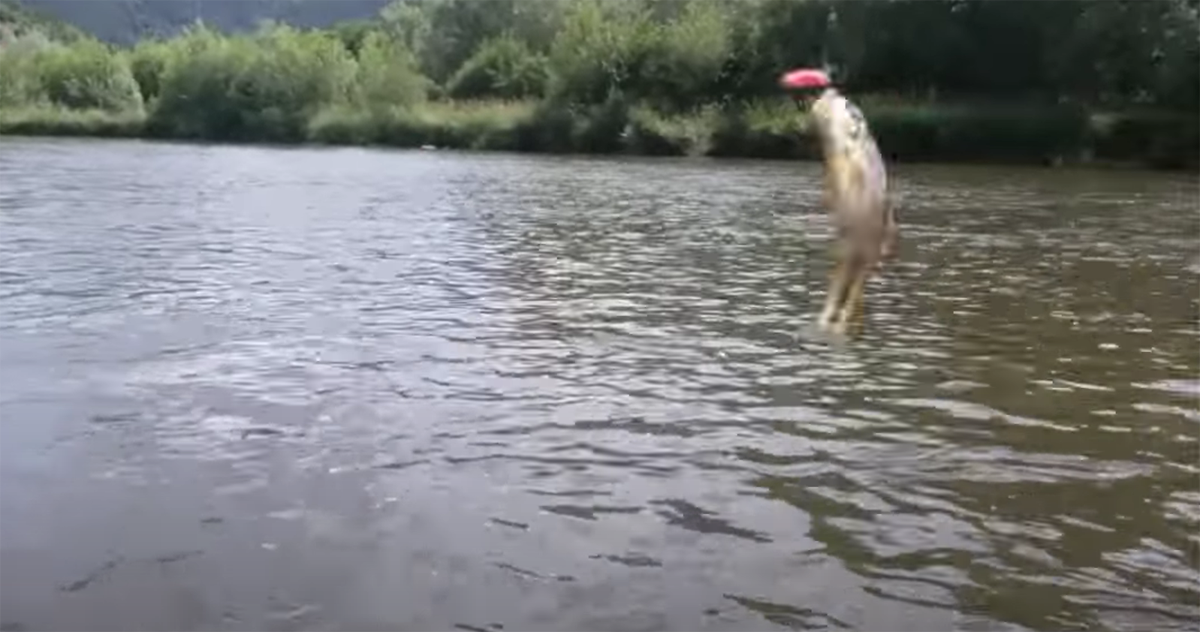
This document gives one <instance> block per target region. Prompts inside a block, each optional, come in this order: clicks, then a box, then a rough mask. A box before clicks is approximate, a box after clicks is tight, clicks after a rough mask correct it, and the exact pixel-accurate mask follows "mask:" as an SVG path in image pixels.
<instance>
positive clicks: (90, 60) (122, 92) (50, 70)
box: [0, 33, 142, 112]
mask: <svg viewBox="0 0 1200 632" xmlns="http://www.w3.org/2000/svg"><path fill="white" fill-rule="evenodd" d="M32 105H43V106H56V107H64V108H77V109H98V110H104V111H108V112H120V111H125V110H135V111H140V110H141V109H142V97H141V92H140V91H139V90H138V88H137V82H136V81H134V79H133V74H132V73H131V72H130V70H129V64H128V63H127V61H126V60H125V58H124V56H122V55H120V54H118V53H116V52H114V51H113V50H111V49H110V48H109V47H108V46H106V45H104V44H101V43H100V42H97V41H95V40H78V41H75V42H73V43H70V44H62V43H55V42H51V41H49V40H47V39H45V38H44V37H42V36H40V35H38V34H36V33H35V34H31V35H27V36H24V37H21V38H17V39H15V40H14V41H13V42H11V43H10V44H9V45H8V46H5V47H4V48H3V49H0V106H4V107H21V106H32Z"/></svg>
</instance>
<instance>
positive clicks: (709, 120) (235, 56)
mask: <svg viewBox="0 0 1200 632" xmlns="http://www.w3.org/2000/svg"><path fill="white" fill-rule="evenodd" d="M4 2H5V4H0V7H4V11H5V13H0V22H8V23H9V24H8V26H7V27H3V26H0V46H2V49H0V131H4V132H8V133H62V134H100V135H104V134H112V135H150V136H160V137H170V138H193V139H210V140H224V141H275V142H300V141H312V142H327V143H379V144H390V145H397V146H417V145H422V144H434V145H438V146H448V147H469V148H491V149H513V150H523V151H560V152H565V151H581V152H618V151H631V152H639V153H661V154H707V155H742V156H763V157H796V156H811V155H813V149H814V148H813V147H812V142H811V140H810V139H807V138H806V137H805V136H804V135H802V134H798V133H797V132H799V131H801V130H802V129H803V126H804V120H803V117H801V116H798V115H797V114H796V112H795V110H794V109H791V105H790V104H789V103H788V102H787V101H786V99H784V97H783V96H782V95H781V94H780V92H779V90H778V88H777V87H776V83H775V80H776V78H777V77H778V75H779V73H780V72H781V71H783V70H786V69H788V68H792V67H795V66H800V65H808V66H814V65H815V66H825V67H828V68H830V69H831V70H832V72H833V74H834V76H835V78H836V79H837V80H838V81H839V83H841V84H842V85H843V86H845V89H846V90H847V91H848V92H850V93H851V94H852V95H853V97H854V98H855V100H856V101H857V102H859V103H860V105H862V106H863V109H864V111H865V112H866V114H867V116H868V117H869V119H870V121H871V124H872V127H873V128H874V129H875V132H876V135H877V137H878V138H879V141H880V144H881V146H882V147H883V149H884V151H885V153H887V154H889V156H890V157H891V158H892V159H893V160H924V159H933V160H986V161H1021V162H1047V161H1058V160H1067V161H1071V160H1077V159H1082V160H1087V159H1092V158H1094V159H1101V160H1119V161H1138V162H1144V163H1149V164H1153V165H1158V166H1168V167H1179V166H1193V165H1195V164H1196V163H1197V154H1198V153H1200V133H1198V130H1197V128H1198V123H1197V110H1198V109H1200V80H1198V77H1197V68H1198V67H1200V19H1198V13H1197V2H1196V0H1111V1H1107V2H1095V1H1089V0H1062V1H1056V2H1043V1H1040V0H1007V1H1004V2H988V1H982V0H909V1H878V2H850V1H846V0H739V1H738V2H729V1H727V0H398V1H396V2H393V3H391V4H389V5H386V6H385V7H384V8H383V9H382V10H381V11H380V12H379V14H378V15H377V16H375V17H372V18H370V19H363V20H356V21H343V22H339V23H337V24H334V25H332V26H330V27H329V28H325V29H298V28H295V27H291V26H285V25H279V24H270V23H266V24H262V25H261V26H260V28H258V29H257V30H256V31H254V32H250V33H243V34H236V35H231V34H222V33H219V32H217V31H215V30H211V29H209V28H207V27H205V26H204V25H201V24H197V25H194V26H192V27H190V28H188V29H187V30H186V31H184V32H182V33H181V34H179V35H178V36H175V37H171V38H167V39H145V40H142V41H139V42H138V43H137V44H136V45H134V46H132V47H114V46H112V45H109V44H105V43H101V42H100V41H98V40H95V39H92V38H90V37H80V36H77V35H69V36H68V35H64V34H63V33H66V31H64V30H63V29H62V28H59V29H58V30H59V31H62V32H56V31H55V30H53V29H54V28H55V27H53V26H47V22H46V21H45V20H43V21H42V22H41V23H37V24H35V23H33V22H32V21H31V20H32V18H30V17H29V14H28V13H27V12H23V13H21V14H20V15H17V13H18V12H17V11H15V10H14V7H13V6H12V4H11V0H4ZM226 4H231V3H226Z"/></svg>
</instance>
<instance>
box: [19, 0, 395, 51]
mask: <svg viewBox="0 0 1200 632" xmlns="http://www.w3.org/2000/svg"><path fill="white" fill-rule="evenodd" d="M388 2H389V0H21V2H20V3H19V4H22V5H24V6H25V7H27V8H28V9H33V10H35V11H36V12H40V13H43V14H45V15H48V16H53V17H56V18H59V19H61V20H62V21H64V22H66V23H68V24H71V25H74V26H76V27H79V28H80V29H82V30H83V31H85V32H87V33H90V34H92V35H94V36H95V37H97V38H99V39H102V40H105V41H108V42H113V43H117V44H132V43H134V42H136V41H138V40H139V39H143V38H146V37H154V36H171V35H175V34H177V33H179V32H180V31H181V30H183V29H184V28H185V27H187V26H188V25H189V24H192V23H194V22H195V21H196V19H202V20H203V21H204V23H205V24H207V25H208V26H210V27H212V28H214V29H217V30H220V31H223V32H227V33H234V32H243V31H249V30H253V29H254V28H255V27H257V26H258V24H259V22H261V21H263V20H273V21H276V22H281V23H284V24H290V25H293V26H299V27H325V26H329V25H330V24H333V23H335V22H340V21H343V20H355V19H370V18H373V17H375V16H377V15H378V14H379V10H380V9H382V8H383V7H385V6H387V4H388ZM5 4H13V2H12V0H5Z"/></svg>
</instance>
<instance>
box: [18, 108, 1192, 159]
mask: <svg viewBox="0 0 1200 632" xmlns="http://www.w3.org/2000/svg"><path fill="white" fill-rule="evenodd" d="M459 105H461V104H451V105H450V107H456V106H459ZM485 108H486V106H485ZM418 118H419V117H418ZM587 118H588V117H587V116H585V115H576V116H574V117H573V119H574V120H572V121H571V122H572V123H573V124H575V125H577V126H578V125H580V124H582V125H586V124H587V123H588V121H587V120H586V119H587ZM730 120H731V117H729V116H724V117H723V120H721V121H719V122H718V123H717V126H718V127H719V126H720V125H728V124H729V123H730ZM471 123H474V125H473V126H472V125H471ZM491 123H492V124H490V125H484V126H482V129H480V127H481V126H479V125H478V121H468V122H466V123H465V125H466V126H471V127H473V128H474V129H471V130H470V132H469V133H462V130H459V129H455V128H456V126H463V125H464V123H463V122H462V121H453V120H443V121H431V122H425V123H423V124H418V125H416V129H413V130H406V131H407V132H408V133H404V134H399V135H397V136H392V137H390V138H383V139H381V138H380V137H379V133H378V131H377V130H373V131H376V133H375V134H372V133H371V132H366V133H365V134H364V133H363V132H362V131H361V130H358V131H357V132H358V133H357V134H356V133H354V132H355V131H354V130H352V131H351V133H345V130H340V129H337V128H336V126H333V127H334V129H333V132H332V133H325V134H322V133H321V130H315V131H316V133H315V134H314V133H312V132H313V131H314V130H310V133H309V134H307V135H306V137H304V138H285V139H279V138H276V139H271V138H242V139H238V138H203V137H191V138H189V137H180V136H173V135H170V134H158V133H154V132H153V131H152V130H151V129H150V117H149V116H147V115H145V114H140V113H131V112H124V113H108V112H98V111H81V110H60V109H52V108H43V109H26V110H14V109H0V139H4V138H30V139H33V138H81V139H82V138H91V139H112V140H118V139H121V140H141V141H148V142H174V143H186V144H207V145H215V146H244V147H273V148H320V147H330V148H363V149H397V150H414V151H417V150H422V149H425V150H428V151H437V152H446V151H450V152H455V151H471V152H485V153H517V154H529V155H557V156H597V157H603V156H612V157H639V158H656V157H664V158H665V157H674V158H697V159H712V160H768V161H778V162H787V161H793V162H815V163H819V162H821V160H820V157H819V156H818V155H816V153H815V152H814V147H813V145H812V140H811V139H808V138H805V137H803V136H802V135H800V133H797V132H795V131H783V130H780V129H778V128H777V129H771V130H744V131H743V133H742V134H740V135H738V134H734V135H733V138H731V139H729V138H727V139H726V142H725V143H724V144H720V143H717V142H715V139H714V137H715V136H716V135H718V134H721V130H720V129H717V127H713V128H712V129H708V130H707V137H705V138H702V139H696V138H689V139H682V140H681V139H680V138H670V137H667V136H666V135H664V134H661V133H658V134H656V133H655V132H654V131H652V130H647V129H645V127H646V126H645V125H639V124H638V122H637V121H636V120H635V118H634V117H630V121H629V122H628V123H627V124H626V126H625V129H624V131H623V132H621V133H620V134H618V135H617V136H618V138H616V139H613V138H608V139H604V140H605V141H607V142H602V144H603V145H604V147H603V148H601V149H599V150H596V149H593V150H592V151H587V150H586V149H583V148H581V147H578V146H564V145H561V144H558V145H556V144H553V143H546V142H539V141H538V140H537V139H533V140H532V141H531V140H530V138H528V137H529V136H531V135H532V136H541V135H545V134H547V133H550V134H553V133H554V132H555V131H556V130H554V129H550V128H551V127H553V126H547V125H542V124H539V121H538V120H537V118H536V116H533V115H531V114H527V115H526V116H524V117H517V118H514V119H510V120H507V121H500V122H491ZM1000 133H1003V131H1002V130H1001V131H1000ZM356 135H357V136H358V137H357V138H355V136H356ZM631 136H632V138H630V137H631ZM437 141H441V142H437ZM885 141H886V139H885V140H881V141H880V145H881V149H882V150H883V151H884V156H885V159H886V160H887V161H888V162H889V163H890V164H893V165H958V166H965V165H970V166H980V167H987V166H996V167H1018V166H1019V167H1029V168H1034V169H1053V170H1062V169H1088V170H1110V171H1151V172H1164V173H1180V172H1192V173H1195V172H1197V171H1198V170H1200V164H1197V161H1196V157H1195V156H1192V157H1191V158H1192V160H1191V161H1190V162H1189V161H1188V159H1187V157H1179V156H1174V158H1175V159H1174V160H1170V161H1168V163H1167V164H1163V163H1162V162H1158V163H1156V161H1155V160H1154V159H1153V158H1152V157H1151V156H1149V155H1146V154H1147V153H1148V152H1146V153H1143V154H1142V155H1140V156H1134V157H1122V158H1113V157H1097V156H1096V155H1095V154H1096V152H1095V151H1094V149H1093V148H1091V147H1087V146H1084V147H1078V148H1071V149H1070V150H1067V151H1062V152H1060V153H1057V154H1054V155H1050V154H1048V153H1044V154H1042V155H1036V152H1035V153H1032V154H1030V155H1023V156H999V155H988V154H987V153H985V152H981V153H978V154H975V155H971V156H957V157H955V156H949V155H942V156H940V155H938V153H937V152H936V151H935V152H925V153H924V155H917V153H916V152H905V151H904V150H903V149H901V150H898V151H896V150H894V151H888V147H887V143H886V142H885ZM0 142H3V140H0ZM569 145H576V143H569ZM739 150H740V151H739ZM906 153H907V154H908V155H905V154H906ZM1072 155H1073V156H1072ZM1181 158H1182V159H1181Z"/></svg>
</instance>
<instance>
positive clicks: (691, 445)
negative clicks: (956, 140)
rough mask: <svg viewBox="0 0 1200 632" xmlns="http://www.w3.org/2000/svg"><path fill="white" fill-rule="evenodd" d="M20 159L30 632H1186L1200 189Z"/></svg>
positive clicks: (82, 143)
mask: <svg viewBox="0 0 1200 632" xmlns="http://www.w3.org/2000/svg"><path fill="white" fill-rule="evenodd" d="M892 176H893V179H894V186H895V189H896V192H897V195H898V198H899V200H900V204H901V207H900V208H901V211H900V221H901V223H902V227H903V234H902V243H901V249H900V260H899V261H898V262H897V263H896V264H895V265H894V266H892V267H890V268H889V269H888V270H887V272H886V274H885V275H884V276H882V277H881V278H879V279H877V280H876V281H874V282H872V283H871V284H870V285H869V286H868V290H867V305H866V310H867V311H866V314H867V315H866V319H867V320H866V324H865V327H864V330H863V332H862V334H861V336H859V337H857V338H853V339H850V340H846V341H841V342H838V341H835V340H830V339H826V338H822V337H819V336H814V335H812V333H811V331H812V330H811V326H810V323H811V322H812V320H813V319H814V318H815V316H816V313H817V311H818V310H819V309H820V306H821V300H822V298H823V295H824V289H825V283H826V279H827V271H828V267H829V258H828V238H829V225H828V222H827V220H826V217H825V215H824V213H823V212H822V211H821V210H820V209H819V207H818V204H819V201H820V192H819V189H818V186H819V177H820V172H819V165H815V164H808V163H795V162H754V161H707V160H683V159H678V160H676V159H624V158H622V159H617V158H584V157H550V156H521V155H505V154H472V153H449V152H416V151H411V152H403V151H383V150H370V149H357V148H351V149H313V148H269V147H220V146H206V145H186V144H168V143H148V142H130V141H101V140H96V141H90V140H34V139H20V138H5V139H3V140H2V141H0V218H2V220H3V221H2V224H0V622H2V626H0V627H2V629H3V630H6V631H13V630H51V629H55V630H83V629H86V630H130V629H137V630H196V629H210V630H211V629H218V630H300V629H304V630H410V631H424V630H452V629H465V630H484V631H488V632H491V631H500V630H507V631H519V630H604V631H609V630H681V631H683V630H688V631H695V630H773V629H788V628H793V629H816V630H822V629H829V630H841V629H852V630H875V631H884V630H886V631H889V632H894V631H899V630H912V631H929V630H951V629H955V630H970V631H979V630H1006V631H1007V630H1130V631H1133V630H1159V631H1166V630H1184V629H1191V630H1195V629H1196V627H1195V626H1196V621H1197V617H1200V604H1198V600H1200V588H1198V586H1200V584H1198V582H1200V536H1197V535H1196V533H1197V529H1198V527H1200V486H1198V484H1197V480H1198V479H1197V476H1198V474H1200V450H1198V446H1200V404H1198V397H1200V375H1198V373H1200V338H1198V332H1197V324H1198V320H1200V248H1198V245H1197V244H1200V218H1198V215H1197V213H1198V209H1197V194H1198V186H1197V183H1196V178H1195V175H1194V174H1183V175H1180V174H1163V173H1146V172H1126V171H1087V170H1048V169H1029V168H1007V167H1005V168H999V167H963V166H925V165H899V166H895V167H894V169H893V174H892Z"/></svg>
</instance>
